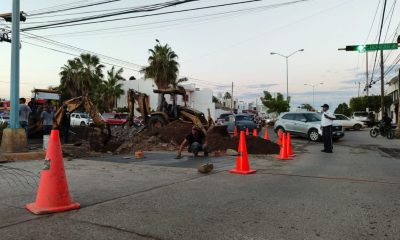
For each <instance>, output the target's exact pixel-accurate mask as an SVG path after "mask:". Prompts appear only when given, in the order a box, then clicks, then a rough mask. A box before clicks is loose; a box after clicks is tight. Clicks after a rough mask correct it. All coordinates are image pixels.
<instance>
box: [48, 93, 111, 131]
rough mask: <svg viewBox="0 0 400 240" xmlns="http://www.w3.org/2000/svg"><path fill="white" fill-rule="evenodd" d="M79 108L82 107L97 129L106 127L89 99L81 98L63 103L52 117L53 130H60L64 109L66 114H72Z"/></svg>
mask: <svg viewBox="0 0 400 240" xmlns="http://www.w3.org/2000/svg"><path fill="white" fill-rule="evenodd" d="M81 106H83V108H84V109H85V111H86V112H87V113H89V116H90V117H91V118H92V119H93V122H94V124H95V125H96V126H98V127H105V126H106V123H105V122H104V121H103V119H102V118H101V116H100V113H99V111H98V110H97V108H96V106H95V105H94V104H93V102H92V101H91V100H90V98H89V97H83V96H81V97H76V98H72V99H70V100H67V101H65V102H64V104H63V105H62V106H61V107H60V108H59V109H58V110H57V112H56V114H55V115H54V122H53V129H59V128H60V126H61V122H62V116H63V114H64V111H65V107H66V109H67V110H68V112H70V113H72V112H74V111H76V110H77V109H78V108H80V107H81Z"/></svg>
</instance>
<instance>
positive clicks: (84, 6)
mask: <svg viewBox="0 0 400 240" xmlns="http://www.w3.org/2000/svg"><path fill="white" fill-rule="evenodd" d="M119 1H121V0H107V1H100V2H95V3H91V4H86V5H79V6H73V7H67V8H61V9H57V10H52V11H46V12H39V13H28V14H27V15H28V16H37V15H43V14H49V13H57V12H64V11H71V10H74V9H80V8H87V7H93V6H98V5H103V4H107V3H114V2H119Z"/></svg>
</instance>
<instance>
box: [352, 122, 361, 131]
mask: <svg viewBox="0 0 400 240" xmlns="http://www.w3.org/2000/svg"><path fill="white" fill-rule="evenodd" d="M361 127H362V126H361V125H360V124H358V123H357V124H356V125H354V126H353V129H354V130H356V131H360V129H361Z"/></svg>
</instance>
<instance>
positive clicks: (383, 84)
mask: <svg viewBox="0 0 400 240" xmlns="http://www.w3.org/2000/svg"><path fill="white" fill-rule="evenodd" d="M383 64H384V63H383V50H381V118H382V117H383V112H384V111H385V79H384V78H385V72H384V70H385V69H384V65H383Z"/></svg>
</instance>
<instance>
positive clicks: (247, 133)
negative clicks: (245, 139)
mask: <svg viewBox="0 0 400 240" xmlns="http://www.w3.org/2000/svg"><path fill="white" fill-rule="evenodd" d="M246 136H249V129H248V128H246Z"/></svg>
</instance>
